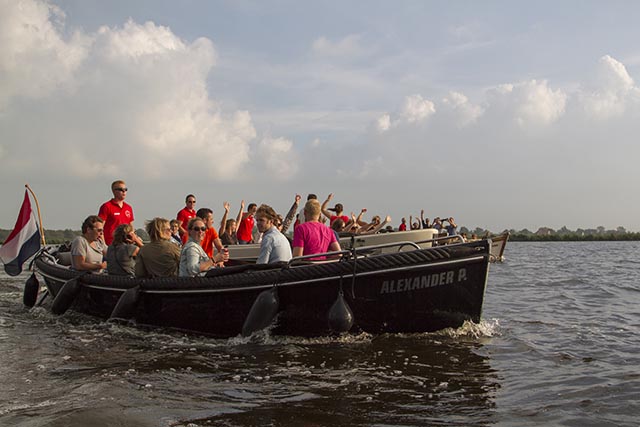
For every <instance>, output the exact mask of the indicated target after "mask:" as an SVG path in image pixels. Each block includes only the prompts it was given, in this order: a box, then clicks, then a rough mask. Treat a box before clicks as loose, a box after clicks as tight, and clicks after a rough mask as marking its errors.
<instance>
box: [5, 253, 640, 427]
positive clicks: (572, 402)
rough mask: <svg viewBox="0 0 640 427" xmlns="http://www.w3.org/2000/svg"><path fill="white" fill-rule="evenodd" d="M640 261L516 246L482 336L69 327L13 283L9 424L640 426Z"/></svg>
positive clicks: (496, 282) (70, 318)
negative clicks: (221, 334) (225, 336)
mask: <svg viewBox="0 0 640 427" xmlns="http://www.w3.org/2000/svg"><path fill="white" fill-rule="evenodd" d="M639 250H640V243H638V242H610V243H609V242H598V243H510V244H509V246H508V247H507V253H506V257H507V261H506V262H505V263H504V264H501V265H492V268H491V272H490V274H489V286H488V289H487V292H486V298H485V308H484V320H483V321H482V322H481V324H479V325H475V324H467V325H465V326H464V327H463V328H461V329H458V330H448V331H442V332H439V333H434V334H412V335H382V336H370V335H360V336H349V337H343V338H325V339H302V338H295V337H289V338H286V337H285V338H283V337H277V338H276V337H271V336H269V335H268V334H264V335H261V336H257V337H252V338H251V339H250V340H248V339H240V338H235V339H229V340H212V339H209V338H200V337H191V336H186V335H182V334H175V333H170V332H163V331H157V330H155V331H145V330H140V329H134V328H128V327H124V326H118V325H112V324H106V323H102V322H98V321H96V320H94V319H91V318H87V317H85V316H81V315H77V314H75V315H74V314H73V313H67V314H65V315H64V316H62V317H60V318H56V317H54V316H53V315H51V314H50V313H48V312H47V311H46V310H45V309H44V308H36V309H33V310H26V309H24V308H23V306H22V284H23V283H24V280H25V279H26V277H27V276H26V275H24V276H22V277H19V278H9V277H7V276H4V275H1V276H0V379H2V382H3V384H2V386H1V387H0V425H3V426H5V425H20V426H88V425H91V426H210V425H216V426H218V425H221V426H269V425H305V426H328V425H332V426H333V425H355V426H371V425H375V426H392V425H393V426H397V425H402V426H425V425H436V426H437V425H461V426H473V425H476V426H487V425H501V426H512V425H518V426H527V425H567V426H607V425H610V426H621V425H629V426H631V425H637V420H636V418H637V416H638V414H640V403H639V400H638V396H640V370H639V369H638V366H639V365H640V357H639V356H638V346H639V343H640V338H639V333H640V308H639V307H640V305H639V303H640V285H639V282H640V280H639V279H640V256H639V255H638V252H639Z"/></svg>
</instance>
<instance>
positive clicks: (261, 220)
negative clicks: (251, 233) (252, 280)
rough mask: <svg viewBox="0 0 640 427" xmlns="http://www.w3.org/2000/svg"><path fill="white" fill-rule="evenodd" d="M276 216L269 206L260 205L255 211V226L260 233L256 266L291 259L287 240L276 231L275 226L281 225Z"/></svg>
mask: <svg viewBox="0 0 640 427" xmlns="http://www.w3.org/2000/svg"><path fill="white" fill-rule="evenodd" d="M278 216H279V215H278V214H276V212H275V211H274V210H273V208H272V207H271V206H268V205H261V206H260V207H259V208H258V210H257V211H256V224H257V225H258V231H260V233H262V241H261V242H260V255H259V256H258V260H257V261H256V264H271V263H274V262H279V261H289V260H290V259H291V246H290V245H289V241H288V240H287V238H286V237H285V236H284V234H282V233H281V232H280V230H278V226H277V225H276V224H282V223H281V219H278Z"/></svg>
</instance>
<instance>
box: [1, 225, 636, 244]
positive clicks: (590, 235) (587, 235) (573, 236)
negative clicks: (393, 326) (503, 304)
mask: <svg viewBox="0 0 640 427" xmlns="http://www.w3.org/2000/svg"><path fill="white" fill-rule="evenodd" d="M458 231H459V232H460V233H465V234H466V235H467V237H471V236H472V235H476V236H477V237H479V238H482V237H489V236H495V235H497V234H502V233H504V232H505V231H508V232H509V233H510V235H509V240H511V241H514V242H561V241H615V240H640V232H633V231H627V230H626V229H625V228H624V227H617V228H616V229H615V230H607V229H605V227H602V226H599V227H596V228H589V229H582V228H578V229H577V230H569V229H568V228H567V227H566V226H565V227H562V228H560V229H558V230H554V229H552V228H549V227H540V228H538V230H536V231H530V230H528V229H526V228H525V229H522V230H515V229H505V230H503V231H502V232H492V231H490V230H487V229H484V228H480V227H476V228H474V229H470V228H467V227H460V228H459V230H458ZM10 233H11V230H5V229H1V228H0V242H4V241H5V240H6V239H7V237H9V234H10ZM136 233H137V234H138V235H139V236H140V237H141V238H142V239H143V240H145V241H148V240H149V236H148V235H147V232H146V231H145V230H144V229H142V228H139V229H137V230H136ZM80 234H81V232H80V230H71V229H65V230H48V229H45V230H44V235H45V238H46V242H47V244H52V245H57V244H61V243H65V242H70V241H71V240H73V239H74V237H76V236H79V235H80Z"/></svg>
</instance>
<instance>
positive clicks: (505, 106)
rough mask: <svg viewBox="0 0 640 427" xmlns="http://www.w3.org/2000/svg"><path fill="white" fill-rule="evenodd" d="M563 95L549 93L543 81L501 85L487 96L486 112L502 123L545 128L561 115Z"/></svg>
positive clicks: (562, 111)
mask: <svg viewBox="0 0 640 427" xmlns="http://www.w3.org/2000/svg"><path fill="white" fill-rule="evenodd" d="M566 102H567V94H565V93H564V92H563V91H562V90H560V89H557V90H553V89H551V88H550V87H549V85H548V83H547V81H544V80H543V81H537V80H530V81H525V82H520V83H516V84H503V85H499V86H498V87H496V88H494V89H492V90H490V91H489V92H488V107H487V110H494V111H496V112H497V114H498V115H499V116H501V117H502V119H503V120H504V119H506V118H509V117H511V119H512V120H514V121H515V123H516V124H518V125H519V126H534V127H535V126H545V125H549V124H551V123H553V122H555V121H557V120H558V119H559V118H560V117H562V115H563V114H564V113H565V107H566Z"/></svg>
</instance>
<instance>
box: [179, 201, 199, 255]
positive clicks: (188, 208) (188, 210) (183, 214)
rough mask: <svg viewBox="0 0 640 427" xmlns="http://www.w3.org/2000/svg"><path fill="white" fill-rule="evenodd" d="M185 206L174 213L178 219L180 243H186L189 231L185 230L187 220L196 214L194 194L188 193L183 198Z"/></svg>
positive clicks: (187, 223)
mask: <svg viewBox="0 0 640 427" xmlns="http://www.w3.org/2000/svg"><path fill="white" fill-rule="evenodd" d="M184 203H185V207H184V208H182V209H181V210H180V212H178V215H176V219H177V220H178V221H180V236H181V238H182V244H183V245H184V244H185V243H187V240H188V239H189V231H188V230H187V228H188V225H189V220H190V219H191V218H194V217H195V216H196V210H195V207H196V196H194V195H193V194H189V195H188V196H187V197H186V198H185V200H184Z"/></svg>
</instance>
